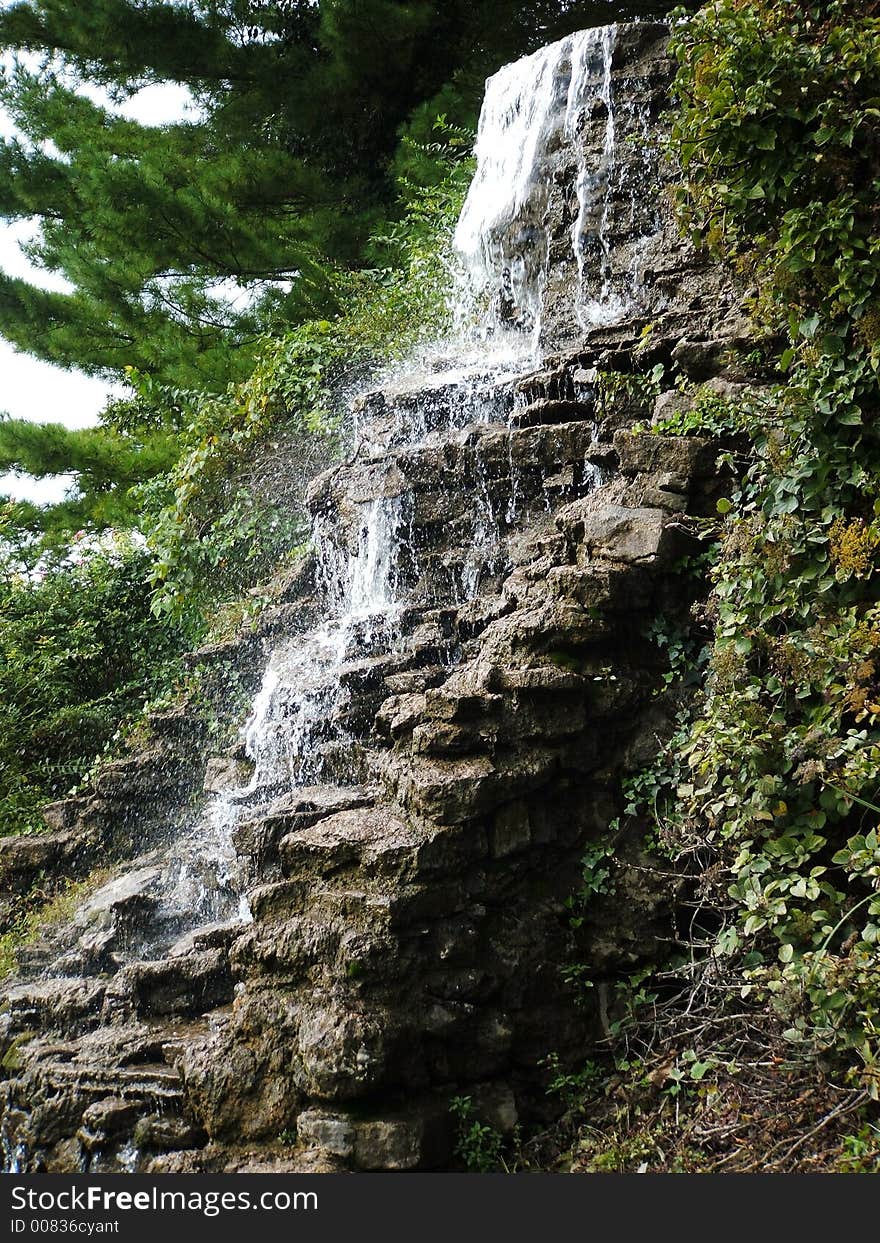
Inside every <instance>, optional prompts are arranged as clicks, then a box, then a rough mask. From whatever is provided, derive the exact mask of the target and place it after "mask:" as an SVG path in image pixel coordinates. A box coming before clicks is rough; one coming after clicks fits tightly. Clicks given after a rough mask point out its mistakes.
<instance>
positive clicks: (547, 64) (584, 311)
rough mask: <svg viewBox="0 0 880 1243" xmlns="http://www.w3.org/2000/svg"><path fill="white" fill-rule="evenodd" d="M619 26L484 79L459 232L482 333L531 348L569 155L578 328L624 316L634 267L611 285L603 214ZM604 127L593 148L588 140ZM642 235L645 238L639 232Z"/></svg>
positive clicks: (613, 147)
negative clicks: (513, 338) (526, 339)
mask: <svg viewBox="0 0 880 1243" xmlns="http://www.w3.org/2000/svg"><path fill="white" fill-rule="evenodd" d="M617 39H618V28H617V26H616V25H610V26H600V27H597V28H595V29H591V30H582V31H578V32H577V33H575V34H572V35H569V36H567V37H566V38H564V39H560V40H559V41H558V42H557V43H553V44H551V45H550V46H548V47H544V48H541V49H540V51H537V52H535V53H533V54H532V55H531V56H526V57H524V58H523V59H522V60H518V61H516V62H514V63H513V64H510V65H505V67H504V68H503V69H501V70H499V72H498V73H496V74H495V75H494V76H493V77H491V78H489V80H488V81H487V83H486V94H485V98H484V102H483V108H482V112H481V114H480V121H479V127H478V130H477V144H476V158H477V169H476V173H475V175H474V179H473V182H472V183H471V187H470V190H469V192H468V195H467V198H466V200H465V204H464V208H463V210H462V213H461V218H460V220H459V222H458V227H457V229H456V232H455V246H456V249H457V251H458V252H459V254H460V256H461V258H462V261H463V263H464V266H465V269H466V272H467V277H468V282H469V286H470V292H471V297H472V299H473V300H474V301H475V303H476V305H477V307H478V309H479V312H480V313H481V315H482V323H483V327H484V330H485V331H486V332H487V333H488V334H490V335H491V334H498V333H499V332H504V331H505V330H506V329H507V330H509V329H510V328H514V329H518V330H521V331H525V332H526V333H528V334H530V335H531V336H532V337H533V338H534V339H535V340H536V341H537V340H538V338H539V336H540V331H541V314H542V302H543V295H544V285H545V281H546V277H547V270H548V264H549V260H550V242H551V239H550V236H549V232H548V227H549V226H548V209H549V205H550V198H551V193H552V190H553V177H554V172H555V171H557V170H558V167H559V152H560V150H563V151H565V152H568V153H569V155H570V160H571V163H572V164H573V166H574V168H573V171H574V187H575V194H576V200H577V207H576V212H575V218H574V222H573V224H572V227H571V230H570V244H571V257H572V259H573V262H574V264H575V265H576V270H577V308H576V309H577V318H578V321H579V323H580V325H581V327H582V328H584V329H587V328H589V327H591V326H595V325H601V324H609V323H614V322H616V321H618V320H619V319H621V318H622V317H623V316H624V315H625V314H626V312H627V310H628V309H629V307H630V305H631V302H632V295H633V293H634V291H635V286H636V283H637V280H638V275H639V273H638V264H637V263H634V264H633V265H632V266H631V268H630V269H629V270H628V271H627V272H625V273H621V274H619V278H618V279H617V280H614V279H613V278H612V262H611V259H612V244H611V224H612V221H611V209H612V200H613V197H614V193H615V189H616V188H619V187H615V175H616V174H618V173H619V169H618V161H617V159H616V155H617V126H616V115H617V109H618V103H617V100H616V98H615V90H614V81H613V74H612V71H613V67H614V54H615V49H616V47H617ZM595 125H599V126H600V127H601V147H600V149H599V150H598V152H597V150H596V146H597V144H595V143H584V142H583V141H582V134H583V131H584V128H585V127H586V126H595ZM646 236H647V231H646Z"/></svg>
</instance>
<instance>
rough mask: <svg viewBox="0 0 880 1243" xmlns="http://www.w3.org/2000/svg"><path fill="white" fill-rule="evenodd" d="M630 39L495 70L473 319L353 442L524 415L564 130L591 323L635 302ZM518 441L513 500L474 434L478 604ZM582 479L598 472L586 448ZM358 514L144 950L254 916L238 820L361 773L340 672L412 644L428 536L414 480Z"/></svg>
mask: <svg viewBox="0 0 880 1243" xmlns="http://www.w3.org/2000/svg"><path fill="white" fill-rule="evenodd" d="M616 40H617V27H616V26H607V27H603V28H600V29H597V30H588V31H583V32H580V33H577V34H574V35H571V36H569V37H568V38H566V39H563V40H561V41H560V42H558V43H556V44H553V45H552V46H550V47H547V48H544V49H542V50H541V51H540V52H536V53H535V54H534V55H532V56H529V57H526V58H524V59H523V60H521V61H518V62H516V63H515V64H512V65H508V66H506V67H505V68H503V69H502V70H501V71H500V72H499V73H497V74H496V75H495V76H494V77H493V78H491V79H489V82H488V83H487V90H486V98H485V103H484V106H483V111H482V115H481V118H480V125H479V135H478V140H477V148H476V154H477V169H476V173H475V176H474V179H473V183H472V185H471V188H470V191H469V193H468V196H467V200H466V203H465V205H464V208H463V211H462V214H461V218H460V221H459V224H458V227H457V230H456V234H455V245H456V248H457V250H458V252H459V254H460V255H461V258H462V261H463V266H464V269H465V278H464V281H463V286H462V289H463V290H464V292H462V293H461V296H460V297H459V304H460V305H464V304H465V302H466V301H467V300H470V306H471V308H472V309H471V313H470V316H469V317H468V316H465V317H464V319H465V320H467V319H469V323H468V324H467V331H464V329H463V330H462V335H461V336H460V337H458V338H457V339H456V340H455V341H453V342H452V343H450V342H448V341H447V342H445V343H444V356H443V359H442V362H440V363H438V362H437V361H435V362H434V363H433V364H431V365H429V368H428V370H427V371H426V369H425V360H424V357H423V358H422V359H421V361H420V362H419V363H418V364H417V365H416V364H414V365H413V366H412V367H410V368H403V369H401V370H399V371H398V373H397V374H396V375H394V376H389V377H386V378H385V380H384V382H383V385H382V388H381V391H379V392H374V393H371V394H366V395H365V396H363V397H362V398H360V399H359V400H358V401H356V402H355V405H354V419H355V432H356V438H357V440H358V449H357V451H356V453H357V454H361V453H363V454H364V456H365V457H366V459H367V460H371V459H375V460H379V459H381V458H382V457H383V455H387V454H388V453H389V452H395V451H399V452H402V453H406V452H410V453H417V452H418V451H419V450H420V449H423V448H424V447H425V446H428V445H430V444H432V443H437V442H439V441H440V440H442V438H443V437H449V435H450V433H451V432H458V433H459V436H460V438H461V443H462V444H463V445H464V444H465V443H467V441H468V438H469V436H470V435H471V432H472V429H473V428H474V426H475V425H481V424H482V425H489V424H495V425H499V424H500V425H501V426H502V427H503V426H508V427H510V426H511V421H512V419H513V418H514V416H515V414H516V408H517V405H516V401H515V399H514V388H515V381H516V380H517V378H518V377H520V376H521V375H522V374H524V373H525V372H528V371H530V370H533V369H534V366H535V363H536V362H537V361H538V354H537V350H538V348H539V333H540V325H541V310H542V295H543V290H544V284H545V278H546V273H547V268H548V262H549V248H550V240H549V237H548V233H547V225H546V220H545V217H546V213H547V209H548V202H549V196H550V192H551V187H550V173H549V162H550V160H551V158H552V157H553V154H554V152H556V151H558V149H559V146H560V144H564V143H567V144H569V145H570V147H571V150H572V152H574V155H573V158H574V159H575V161H576V165H577V170H576V180H575V190H576V197H577V203H578V208H577V212H576V216H575V219H574V222H573V224H572V227H571V231H570V237H571V248H572V255H573V261H575V262H576V265H577V273H578V281H577V290H578V293H577V301H578V307H577V311H578V317H579V319H580V321H581V323H582V324H583V325H587V324H592V323H598V322H608V321H611V320H614V319H617V318H620V317H621V316H622V315H623V314H624V312H625V310H626V298H625V297H623V296H622V295H621V292H620V283H619V281H618V282H615V280H614V279H613V273H612V270H611V262H610V254H611V251H610V237H609V229H610V223H609V222H610V211H609V202H610V192H611V191H610V188H611V185H612V181H613V179H614V176H615V170H616V167H617V150H616V143H617V130H616V123H615V117H616V111H615V109H616V103H615V98H614V91H613V89H612V86H613V83H612V68H613V59H614V51H615V46H616ZM596 116H598V117H599V121H600V123H601V125H602V127H603V128H602V137H601V142H600V143H599V144H598V147H599V148H600V150H599V155H598V158H597V157H596V150H597V143H595V142H594V143H593V144H592V146H591V147H590V150H592V152H593V156H592V157H588V156H587V155H586V154H585V153H584V144H582V143H580V142H579V141H578V135H579V133H580V130H581V128H582V126H583V125H584V123H585V118H587V120H589V118H591V117H592V118H593V119H594V120H595V117H596ZM475 306H477V307H480V308H481V314H480V315H479V316H477V315H476V314H475V313H474V311H473V308H474V307H475ZM477 319H479V323H478V324H477V325H476V332H475V330H474V329H475V320H477ZM487 336H488V337H491V342H490V343H488V344H487V342H486V338H487ZM438 357H439V356H438ZM505 456H506V461H507V466H508V470H509V480H508V490H507V493H506V495H505V496H504V497H503V498H502V500H501V503H500V504H499V503H497V498H496V500H495V501H493V497H492V495H491V488H490V480H489V475H488V473H487V466H486V464H485V463H484V462H483V461H482V460H481V458H480V451H479V448H478V447H477V448H475V449H474V457H473V466H472V471H473V479H472V481H471V486H472V490H473V492H474V499H475V502H476V504H475V506H473V507H472V508H473V514H472V529H471V531H470V535H469V537H468V539H467V541H466V546H467V552H466V556H465V559H464V561H463V562H461V563H459V564H458V565H457V566H455V567H453V568H452V570H451V571H450V573H449V574H448V575H447V578H446V579H445V580H441V581H442V582H445V584H446V587H442V586H440V587H438V588H437V589H436V593H437V594H439V595H440V596H441V597H442V592H443V590H447V591H448V596H447V598H446V599H445V600H444V599H442V598H440V599H435V600H434V601H433V603H434V604H435V605H436V604H440V605H442V604H455V605H461V604H463V603H466V602H467V601H469V600H471V599H473V598H474V597H475V596H476V594H477V593H478V591H479V589H480V585H481V582H482V580H483V577H484V575H486V574H493V573H495V572H497V571H498V570H499V569H501V568H503V538H504V533H505V531H508V530H510V529H511V528H512V527H513V526H514V525H515V524H516V522H517V520H518V519H519V518H520V517H521V512H520V490H521V481H520V477H519V473H520V470H521V466H520V464H518V463H515V462H514V457H513V450H512V441H511V443H510V444H509V445H508V447H507V449H506V451H505ZM496 470H497V464H496ZM591 472H592V474H591ZM583 478H584V479H591V480H592V481H593V482H594V483H595V482H598V475H597V472H596V471H595V470H594V468H591V467H589V466H588V464H586V463H585V464H584V471H583ZM493 486H494V481H493ZM352 529H353V530H354V536H353V537H352V536H351V535H349V536H347V537H344V536H343V537H340V533H339V531H338V530H337V529H335V528H334V526H333V524H332V523H330V522H328V521H327V518H326V515H325V514H323V513H319V514H318V516H317V517H316V519H315V522H314V527H313V544H314V548H315V556H316V563H317V580H318V586H319V589H320V591H321V593H322V597H323V602H324V615H325V621H324V622H323V624H322V625H320V626H319V627H318V628H316V629H314V630H313V631H311V632H310V633H308V634H306V635H302V636H297V635H293V636H290V637H287V638H284V639H282V640H281V641H279V642H278V643H277V644H276V646H275V648H274V650H273V651H272V653H271V655H270V657H269V660H268V663H267V666H266V669H265V672H264V676H263V680H262V685H261V687H260V689H259V691H258V693H257V695H256V697H255V699H254V702H253V705H252V709H251V712H250V715H249V718H248V722H247V724H246V726H245V728H244V731H243V740H242V741H243V749H244V752H245V754H246V756H247V759H248V761H249V764H250V766H251V767H250V773H249V775H248V777H247V779H246V780H244V781H241V780H239V781H238V782H236V780H234V779H231V780H230V782H229V784H228V787H227V788H226V789H224V790H223V791H222V792H221V793H218V794H216V795H215V796H214V797H213V798H212V799H211V800H210V801H209V802H208V803H207V805H206V806H205V808H204V810H203V811H202V813H201V814H200V815H198V816H197V817H196V818H195V820H193V821H190V822H189V824H188V825H187V826H186V827H185V828H184V830H183V831H182V832H179V833H178V834H177V835H176V837H175V840H174V841H173V842H172V844H171V846H170V848H168V849H167V850H166V851H165V854H164V856H163V858H162V859H160V860H159V861H158V864H157V863H156V860H155V858H154V856H153V855H151V856H149V857H148V858H149V860H150V861H151V866H152V868H153V870H152V872H150V888H149V896H150V901H151V902H152V903H153V909H152V913H151V915H150V916H149V920H144V921H143V924H142V927H141V929H140V935H139V937H138V938H137V943H136V944H135V945H134V948H135V949H136V950H137V951H139V952H141V953H143V952H145V951H146V952H152V953H153V954H157V953H158V954H162V953H165V952H167V950H168V948H169V947H171V946H172V945H173V944H174V942H175V940H176V939H179V938H180V936H181V935H182V934H183V933H185V932H187V931H191V930H193V929H197V928H200V927H204V926H205V925H208V924H235V923H237V922H241V921H246V920H248V919H249V918H250V916H249V911H248V908H247V903H246V900H245V899H244V898H243V897H242V881H241V877H240V875H239V865H238V861H237V858H236V850H235V846H234V841H235V831H236V828H237V826H239V825H240V824H241V823H242V821H243V820H244V819H245V818H246V817H248V816H253V815H254V814H255V812H256V811H257V810H258V809H260V808H265V807H266V806H267V805H269V804H271V803H272V801H273V800H275V799H277V798H280V797H284V796H286V795H289V794H290V792H291V791H292V790H295V789H297V788H302V787H305V786H310V785H315V784H318V783H321V782H330V783H334V784H344V783H346V782H349V783H353V782H356V781H357V780H358V776H359V774H358V771H357V768H358V766H357V755H356V752H357V747H356V746H355V745H354V743H353V741H352V739H351V738H350V737H349V736H348V734H347V731H346V726H345V724H344V711H343V709H344V687H343V684H344V678H345V675H346V671H347V670H351V669H352V668H354V667H355V666H356V665H357V663H358V662H361V663H363V662H365V661H366V662H368V661H369V660H370V659H371V658H373V657H377V658H378V657H379V656H387V655H388V654H389V653H394V651H395V650H396V649H397V648H398V647H399V646H400V645H401V643H402V642H403V629H402V625H401V618H402V617H403V616H404V614H405V612H406V607H407V605H408V604H409V603H411V600H410V595H411V593H412V590H413V585H414V583H415V582H416V580H417V579H418V577H419V573H418V559H419V549H418V548H417V547H416V546H415V541H414V537H413V520H412V514H411V513H410V512H408V510H407V502H406V498H405V497H404V496H402V495H397V496H384V495H383V496H379V497H377V498H374V499H371V500H366V501H363V502H361V503H360V504H359V512H358V514H357V519H356V521H355V523H354V524H349V530H352ZM404 562H406V565H407V567H408V568H407V571H406V572H405V571H404V569H403V564H404ZM440 658H441V659H446V657H444V656H442V654H441V657H440ZM239 771H240V770H239ZM154 853H155V852H154ZM144 870H145V871H147V870H148V869H144ZM114 883H115V882H114ZM146 924H149V926H145V925H146Z"/></svg>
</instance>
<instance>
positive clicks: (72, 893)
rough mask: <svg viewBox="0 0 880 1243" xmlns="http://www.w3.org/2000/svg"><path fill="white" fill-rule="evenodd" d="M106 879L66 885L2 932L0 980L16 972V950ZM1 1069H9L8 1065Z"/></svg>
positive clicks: (104, 875)
mask: <svg viewBox="0 0 880 1243" xmlns="http://www.w3.org/2000/svg"><path fill="white" fill-rule="evenodd" d="M108 876H109V873H108V872H107V871H106V870H104V869H99V870H98V871H95V872H93V873H92V874H91V875H90V876H89V877H88V878H87V879H86V880H81V881H70V880H69V881H66V882H65V883H64V884H63V885H62V887H61V889H60V891H59V892H58V893H56V894H55V896H54V897H52V898H50V899H48V900H47V901H43V902H40V903H39V904H38V905H36V906H34V907H33V908H32V909H31V910H29V911H27V912H26V913H24V914H22V915H21V916H20V917H19V918H18V919H17V920H16V921H15V922H14V923H13V924H12V926H11V927H7V928H5V929H4V931H3V933H2V934H0V980H2V979H3V978H4V977H5V976H7V975H11V974H12V972H13V971H15V969H16V964H17V953H18V950H19V949H21V948H22V947H24V946H26V945H32V944H33V942H34V941H37V940H39V938H40V937H41V936H43V935H44V934H45V933H46V932H47V930H49V929H50V928H52V927H53V926H54V925H57V924H62V923H64V922H66V921H67V920H68V919H70V918H71V916H72V915H73V913H74V911H75V910H76V909H77V907H79V906H81V905H82V902H83V899H84V898H85V897H86V896H87V895H88V894H89V893H91V892H92V891H93V890H95V889H97V888H98V887H99V886H100V885H102V884H104V883H105V881H106V880H107V879H108ZM32 896H33V895H32ZM3 1065H4V1066H6V1067H7V1069H8V1068H9V1065H8V1063H6V1062H4V1063H3Z"/></svg>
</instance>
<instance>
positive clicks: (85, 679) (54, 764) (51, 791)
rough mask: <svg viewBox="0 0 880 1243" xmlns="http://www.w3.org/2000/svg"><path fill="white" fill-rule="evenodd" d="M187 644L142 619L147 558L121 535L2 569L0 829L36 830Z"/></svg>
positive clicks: (11, 561)
mask: <svg viewBox="0 0 880 1243" xmlns="http://www.w3.org/2000/svg"><path fill="white" fill-rule="evenodd" d="M184 640H185V636H184V635H183V633H182V632H181V631H179V630H178V629H177V628H175V627H172V626H162V625H160V624H159V623H158V622H157V621H156V620H155V619H154V617H153V616H152V614H151V612H150V584H149V559H148V557H147V556H146V555H145V553H144V552H143V550H142V549H139V548H138V547H136V546H135V545H133V544H131V543H130V542H129V541H126V540H124V539H122V538H121V537H120V538H119V539H117V540H115V541H112V542H110V541H108V542H106V543H105V544H104V545H103V546H99V547H97V548H93V549H91V550H90V549H88V548H86V549H85V550H83V551H82V552H81V553H80V554H79V555H77V554H76V552H74V553H72V554H71V556H70V557H69V558H68V560H67V562H66V563H62V564H59V565H58V566H57V567H55V568H49V569H47V570H43V569H42V568H40V567H39V566H38V567H37V568H35V569H31V570H30V571H28V572H27V573H23V572H22V571H21V567H20V565H19V564H18V563H17V562H16V560H15V558H14V556H13V555H12V554H7V555H5V556H4V557H3V559H2V562H0V703H2V704H3V713H4V728H3V732H2V737H0V791H2V794H0V832H3V833H10V832H22V831H29V830H30V831H37V830H39V829H40V828H41V827H42V822H41V819H40V817H39V814H38V808H39V806H40V805H41V804H42V803H44V802H45V801H46V800H47V799H52V798H56V797H60V796H61V795H63V794H66V793H67V792H68V791H69V790H70V788H71V786H73V785H75V784H76V783H77V782H78V781H79V780H80V779H81V778H82V776H83V775H84V774H85V772H86V771H87V770H88V769H89V767H90V765H91V763H92V761H93V759H94V757H95V755H96V753H97V752H99V751H100V750H101V749H102V748H103V747H104V746H105V744H107V743H108V742H109V740H110V739H111V738H112V736H113V734H114V733H115V732H116V730H117V728H118V725H119V722H120V720H124V719H126V718H127V717H130V716H132V715H133V714H136V713H137V712H138V711H139V710H140V708H141V706H142V704H143V702H144V700H145V699H146V698H147V697H148V696H149V695H150V694H151V693H154V692H155V691H156V690H157V689H159V688H160V687H161V686H163V685H165V684H166V683H167V681H168V680H169V678H170V677H171V676H172V673H173V671H174V669H175V656H176V654H177V652H178V651H180V649H181V647H182V646H183V645H184Z"/></svg>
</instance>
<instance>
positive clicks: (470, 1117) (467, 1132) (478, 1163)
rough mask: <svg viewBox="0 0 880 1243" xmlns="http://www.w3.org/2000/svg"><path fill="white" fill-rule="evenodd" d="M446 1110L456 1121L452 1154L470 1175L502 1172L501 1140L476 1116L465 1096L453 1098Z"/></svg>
mask: <svg viewBox="0 0 880 1243" xmlns="http://www.w3.org/2000/svg"><path fill="white" fill-rule="evenodd" d="M449 1109H450V1112H451V1113H452V1115H453V1117H455V1118H456V1120H457V1132H458V1133H457V1138H456V1143H455V1155H456V1156H457V1157H458V1159H459V1160H460V1161H461V1162H462V1163H463V1164H464V1166H465V1168H466V1169H467V1170H468V1171H469V1172H470V1173H471V1174H492V1173H497V1172H498V1171H500V1170H502V1169H505V1168H506V1167H505V1163H504V1139H503V1137H502V1136H501V1135H500V1134H499V1133H498V1131H496V1130H495V1129H494V1127H491V1126H488V1125H487V1124H486V1123H485V1122H480V1121H479V1119H478V1118H477V1116H476V1108H475V1106H474V1102H473V1100H472V1099H471V1097H469V1096H455V1097H453V1098H452V1100H451V1101H450V1102H449Z"/></svg>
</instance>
